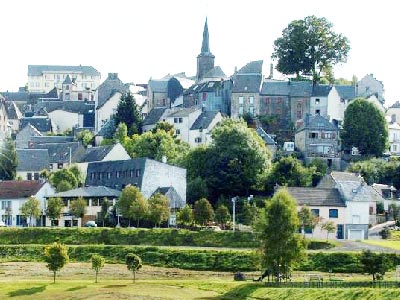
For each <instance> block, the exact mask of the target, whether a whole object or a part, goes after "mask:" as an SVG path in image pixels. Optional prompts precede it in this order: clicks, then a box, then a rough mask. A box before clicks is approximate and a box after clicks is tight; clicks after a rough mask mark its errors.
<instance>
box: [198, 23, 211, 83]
mask: <svg viewBox="0 0 400 300" xmlns="http://www.w3.org/2000/svg"><path fill="white" fill-rule="evenodd" d="M214 59H215V56H214V55H213V54H212V53H211V52H210V40H209V36H208V25H207V18H206V23H205V24H204V30H203V42H202V44H201V53H200V54H199V55H198V56H197V74H196V80H197V81H199V80H201V79H202V78H203V77H204V74H206V73H207V72H208V71H210V70H211V69H213V68H214Z"/></svg>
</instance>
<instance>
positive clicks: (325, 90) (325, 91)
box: [312, 84, 332, 97]
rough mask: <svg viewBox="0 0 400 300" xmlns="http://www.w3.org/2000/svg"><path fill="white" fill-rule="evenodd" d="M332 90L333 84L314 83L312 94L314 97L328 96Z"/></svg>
mask: <svg viewBox="0 0 400 300" xmlns="http://www.w3.org/2000/svg"><path fill="white" fill-rule="evenodd" d="M331 90H332V86H331V85H327V84H316V85H313V89H312V96H313V97H327V96H328V95H329V93H330V92H331Z"/></svg>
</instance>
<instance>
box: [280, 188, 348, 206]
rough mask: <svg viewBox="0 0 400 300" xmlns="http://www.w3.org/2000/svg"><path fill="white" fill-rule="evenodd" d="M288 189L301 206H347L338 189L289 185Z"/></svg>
mask: <svg viewBox="0 0 400 300" xmlns="http://www.w3.org/2000/svg"><path fill="white" fill-rule="evenodd" d="M287 190H288V192H289V194H290V195H291V196H292V197H293V198H295V199H296V202H297V205H299V206H302V205H307V206H332V207H346V204H345V202H344V201H343V199H342V197H341V196H340V193H339V190H338V189H321V188H311V187H288V188H287Z"/></svg>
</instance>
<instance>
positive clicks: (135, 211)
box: [131, 195, 150, 227]
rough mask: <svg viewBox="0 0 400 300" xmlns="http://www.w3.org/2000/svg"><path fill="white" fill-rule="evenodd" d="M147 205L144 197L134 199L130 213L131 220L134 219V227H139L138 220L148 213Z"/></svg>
mask: <svg viewBox="0 0 400 300" xmlns="http://www.w3.org/2000/svg"><path fill="white" fill-rule="evenodd" d="M149 204H150V203H148V202H147V201H146V199H144V197H143V196H142V197H140V195H139V197H136V199H135V201H134V202H133V203H132V207H131V212H132V216H133V219H136V226H137V227H139V224H140V220H142V219H144V218H146V216H147V215H148V213H149Z"/></svg>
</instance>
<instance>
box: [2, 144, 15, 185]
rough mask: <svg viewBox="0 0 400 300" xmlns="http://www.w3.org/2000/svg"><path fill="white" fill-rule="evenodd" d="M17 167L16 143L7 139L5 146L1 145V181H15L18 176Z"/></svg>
mask: <svg viewBox="0 0 400 300" xmlns="http://www.w3.org/2000/svg"><path fill="white" fill-rule="evenodd" d="M1 146H3V148H2V147H1ZM17 165H18V160H17V152H16V150H15V145H14V142H13V141H12V140H11V139H6V140H5V143H4V145H0V180H14V179H15V176H16V174H17Z"/></svg>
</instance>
